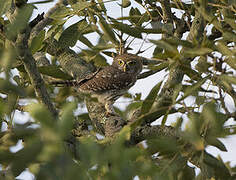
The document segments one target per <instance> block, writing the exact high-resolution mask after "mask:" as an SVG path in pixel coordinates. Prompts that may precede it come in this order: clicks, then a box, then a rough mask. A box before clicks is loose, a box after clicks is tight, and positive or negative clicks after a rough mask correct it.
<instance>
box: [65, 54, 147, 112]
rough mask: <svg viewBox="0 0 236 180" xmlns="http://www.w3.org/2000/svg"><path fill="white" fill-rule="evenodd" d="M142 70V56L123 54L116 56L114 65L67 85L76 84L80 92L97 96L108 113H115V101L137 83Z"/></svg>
mask: <svg viewBox="0 0 236 180" xmlns="http://www.w3.org/2000/svg"><path fill="white" fill-rule="evenodd" d="M141 71H142V62H141V58H140V57H138V56H136V55H133V54H123V55H118V56H116V57H115V58H114V60H113V63H112V65H110V66H106V67H104V68H102V69H100V70H98V71H97V72H96V73H94V74H93V76H91V77H89V78H88V79H84V80H83V81H81V82H79V83H78V82H73V83H69V84H67V85H69V86H75V87H76V89H77V90H78V92H81V93H84V94H90V95H91V96H92V97H96V98H97V99H98V101H99V102H101V103H103V104H104V105H105V108H106V110H107V112H108V113H114V110H113V106H112V105H113V103H114V102H115V101H116V100H117V99H118V98H119V97H120V96H122V95H123V94H125V93H126V92H127V91H128V89H129V88H130V87H132V86H133V85H134V84H135V82H136V80H137V76H138V74H139V73H140V72H141Z"/></svg>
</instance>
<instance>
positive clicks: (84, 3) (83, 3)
mask: <svg viewBox="0 0 236 180" xmlns="http://www.w3.org/2000/svg"><path fill="white" fill-rule="evenodd" d="M90 6H92V3H90V2H87V1H79V2H77V3H76V4H73V5H72V9H73V10H74V11H75V12H76V13H79V12H80V11H83V10H85V9H86V8H88V7H90Z"/></svg>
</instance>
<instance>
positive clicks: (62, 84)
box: [49, 80, 80, 87]
mask: <svg viewBox="0 0 236 180" xmlns="http://www.w3.org/2000/svg"><path fill="white" fill-rule="evenodd" d="M49 84H51V85H54V86H56V87H71V86H80V83H79V82H78V81H76V80H66V81H51V82H49Z"/></svg>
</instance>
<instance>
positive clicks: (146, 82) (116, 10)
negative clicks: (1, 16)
mask: <svg viewBox="0 0 236 180" xmlns="http://www.w3.org/2000/svg"><path fill="white" fill-rule="evenodd" d="M28 2H37V0H29V1H28ZM116 2H121V1H116ZM116 2H110V3H106V4H105V5H106V7H107V10H108V12H107V13H108V14H109V15H110V16H112V17H118V16H120V14H121V12H120V7H119V5H118V4H117V3H116ZM131 2H132V5H135V6H137V7H140V6H139V5H137V4H135V3H134V1H132V0H131ZM54 4H55V2H52V3H47V4H40V5H37V8H38V9H37V10H35V11H34V14H33V17H35V16H36V15H37V14H38V13H42V12H47V11H48V9H49V8H51V7H52V6H53V5H54ZM127 10H128V9H127ZM127 10H126V9H125V11H124V14H125V13H127ZM143 11H144V10H143ZM176 14H177V15H178V16H181V13H180V12H177V13H176ZM33 17H32V18H33ZM76 21H78V18H77V17H75V18H72V19H71V20H70V21H69V22H68V23H67V24H66V26H65V27H67V26H69V25H70V24H73V23H75V22H76ZM88 38H89V39H93V40H94V39H96V37H95V38H94V37H93V36H91V37H88ZM148 38H152V39H153V38H155V39H160V38H161V36H160V35H155V36H148ZM141 43H142V41H139V42H135V43H134V44H132V46H131V47H132V48H133V49H134V51H133V53H135V52H137V50H138V49H139V48H140V44H141ZM77 46H80V47H81V48H86V46H84V45H83V44H80V43H78V44H77ZM147 47H150V44H148V43H146V42H145V43H144V47H143V49H146V48H147ZM75 50H76V48H75ZM152 51H153V48H150V49H149V50H147V51H145V52H144V53H143V54H141V55H142V56H144V57H146V58H150V57H151V56H152ZM131 53H132V52H131ZM109 63H111V59H109ZM166 75H167V72H165V71H162V72H160V73H157V74H155V75H152V76H150V77H148V78H145V79H143V80H139V81H137V83H136V84H135V85H134V86H133V87H132V88H131V89H130V90H129V92H131V93H133V94H135V93H142V99H144V98H145V97H146V96H147V95H148V93H149V92H150V90H151V89H152V88H153V86H155V85H156V84H157V83H158V82H160V81H162V80H163V79H164V80H165V79H166V78H167V76H166ZM144 87H145V88H144ZM229 101H230V100H229ZM191 102H192V99H191V98H189V99H188V100H187V101H186V103H191ZM127 104H128V102H127V99H124V98H120V99H118V100H117V102H116V103H115V106H119V107H121V108H122V107H123V108H124V107H125V106H126V105H127ZM230 105H231V103H229V106H230ZM231 108H234V107H231ZM177 116H178V115H176V114H175V115H171V116H170V117H169V119H168V122H167V125H171V123H172V122H175V120H176V117H177ZM28 120H29V117H28V116H27V115H26V113H23V114H22V113H17V114H16V116H15V121H16V122H18V123H19V122H20V123H24V122H26V121H28ZM160 122H161V119H158V120H157V121H156V122H155V124H159V123H160ZM228 124H230V125H232V124H235V121H233V120H232V121H229V122H227V124H226V125H228ZM221 140H222V142H223V143H224V144H225V146H226V148H227V150H228V152H221V151H220V150H218V149H217V148H215V147H212V146H209V147H208V148H207V151H208V152H209V153H212V154H213V155H215V156H217V155H220V156H221V157H222V159H223V161H225V162H227V161H231V165H236V156H235V152H236V136H231V137H227V138H225V139H221ZM21 148H22V145H21V143H20V142H19V143H18V144H17V146H15V147H14V148H12V151H18V150H19V149H21ZM18 178H19V179H22V180H33V179H34V176H33V175H32V174H31V173H29V172H28V171H25V172H23V173H22V174H21V175H20V176H18Z"/></svg>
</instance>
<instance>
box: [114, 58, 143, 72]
mask: <svg viewBox="0 0 236 180" xmlns="http://www.w3.org/2000/svg"><path fill="white" fill-rule="evenodd" d="M112 66H115V67H116V68H118V69H120V70H121V71H124V72H127V73H134V74H136V75H138V74H139V73H140V72H141V71H142V66H143V65H142V61H141V58H140V57H139V56H137V55H134V54H122V55H118V56H116V57H115V58H114V60H113V63H112Z"/></svg>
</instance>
